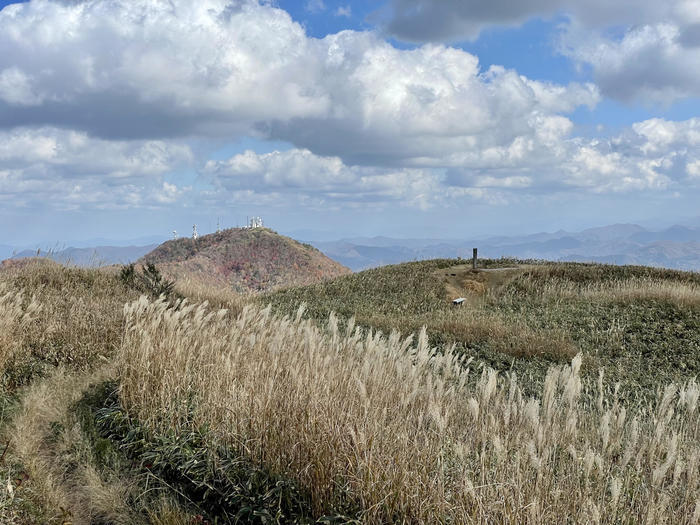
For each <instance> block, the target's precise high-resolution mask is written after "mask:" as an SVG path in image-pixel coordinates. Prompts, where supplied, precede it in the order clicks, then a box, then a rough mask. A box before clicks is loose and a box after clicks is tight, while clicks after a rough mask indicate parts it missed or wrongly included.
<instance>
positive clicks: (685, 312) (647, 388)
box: [261, 260, 700, 395]
mask: <svg viewBox="0 0 700 525" xmlns="http://www.w3.org/2000/svg"><path fill="white" fill-rule="evenodd" d="M460 262H461V261H456V260H432V261H421V262H415V263H406V264H401V265H395V266H387V267H382V268H377V269H373V270H367V271H364V272H360V273H357V274H353V275H350V276H346V277H342V278H339V279H336V280H333V281H331V282H327V283H320V284H316V285H313V286H310V287H304V288H293V289H287V290H282V291H278V292H274V293H271V294H268V295H266V296H264V297H263V298H262V299H261V300H262V301H263V302H265V303H271V304H272V305H273V306H274V307H275V308H276V309H277V310H278V311H280V312H284V313H292V312H294V311H295V310H296V308H297V307H298V305H299V304H301V303H305V304H306V308H307V311H308V312H309V315H311V316H312V317H314V318H316V319H318V320H323V319H325V318H326V317H327V315H328V313H329V312H331V311H334V312H336V313H337V314H339V315H341V316H343V317H345V318H349V317H351V316H355V318H356V321H357V322H358V323H359V324H362V325H365V326H370V327H373V328H375V329H379V330H382V331H384V332H388V331H390V330H391V329H398V330H400V331H401V332H402V333H404V334H406V333H412V332H416V331H418V330H419V329H420V328H421V326H423V325H425V326H427V328H428V333H429V335H430V339H431V343H432V344H435V345H443V344H447V343H452V342H454V343H456V344H457V345H458V346H459V347H460V348H461V349H462V350H463V351H464V352H465V353H466V354H467V355H469V356H471V357H474V358H475V360H476V361H477V363H484V364H485V365H488V366H491V367H494V368H496V369H498V370H501V371H504V370H513V371H515V372H516V373H517V374H518V375H519V376H521V377H524V378H525V379H526V382H529V383H531V384H532V391H533V392H535V391H537V390H538V386H539V384H540V383H541V381H542V379H543V378H544V373H545V372H546V369H547V367H548V366H550V365H551V364H552V363H554V362H562V361H566V360H568V359H570V357H571V356H572V354H575V353H577V352H578V351H582V352H583V353H584V373H585V374H586V375H588V376H597V374H598V371H599V370H600V369H601V368H604V370H605V374H606V376H607V377H608V378H610V379H612V380H614V381H620V382H622V383H623V387H624V388H623V390H624V391H625V392H626V393H627V395H636V394H637V393H639V392H643V393H645V394H653V392H654V389H655V387H656V386H658V385H663V384H666V383H668V382H671V381H681V380H684V379H687V378H689V377H693V376H696V375H698V374H699V373H700V291H699V290H698V288H697V287H698V286H700V275H698V274H695V273H687V272H677V271H668V270H659V269H652V268H646V267H616V266H605V265H586V264H575V263H571V264H541V265H535V266H532V267H530V269H526V270H523V271H522V272H520V273H517V274H516V275H514V276H511V277H510V278H509V279H508V280H506V282H505V283H502V284H500V285H498V286H497V287H495V288H492V289H490V290H489V292H488V293H487V294H486V295H485V296H483V297H479V298H477V299H474V300H472V301H469V304H467V305H466V306H465V307H463V308H454V307H452V305H451V304H450V302H449V301H448V300H446V295H445V290H444V282H443V278H442V277H441V276H442V275H444V273H442V272H440V269H443V270H444V269H447V268H450V267H452V266H454V265H456V264H458V263H460ZM486 264H487V265H490V266H498V265H499V264H505V265H510V264H511V262H505V263H499V262H498V261H488V262H486ZM660 287H661V288H663V289H664V290H666V292H665V293H655V292H654V290H657V289H660ZM634 290H638V293H636V294H632V293H625V292H629V291H634ZM465 294H467V295H468V291H465ZM684 294H685V295H684ZM686 296H687V297H686ZM679 297H681V299H679Z"/></svg>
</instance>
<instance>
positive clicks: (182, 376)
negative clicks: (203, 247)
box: [0, 261, 700, 524]
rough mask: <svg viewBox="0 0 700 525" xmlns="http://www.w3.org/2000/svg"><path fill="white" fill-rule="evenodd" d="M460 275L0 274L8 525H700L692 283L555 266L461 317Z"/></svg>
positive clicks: (637, 272) (689, 277) (52, 270)
mask: <svg viewBox="0 0 700 525" xmlns="http://www.w3.org/2000/svg"><path fill="white" fill-rule="evenodd" d="M454 264H456V262H455V261H432V262H425V263H412V264H409V265H400V266H397V267H388V268H385V269H379V270H372V271H368V272H362V273H360V274H355V275H352V276H347V277H342V278H340V279H337V280H335V281H331V282H329V283H325V284H323V285H314V286H311V287H305V288H295V289H289V290H283V291H279V292H275V293H273V294H268V295H266V296H239V295H236V294H234V293H232V292H228V291H225V290H216V289H207V288H206V286H203V285H202V284H201V283H196V284H193V283H177V284H176V286H175V288H174V289H175V291H176V293H174V294H173V296H172V297H165V296H161V297H157V296H155V295H154V294H149V293H148V288H147V287H144V286H141V288H140V289H135V288H134V287H130V286H129V285H127V284H126V283H125V282H124V280H123V279H121V278H120V273H119V270H118V269H99V270H97V269H92V270H81V269H68V268H63V267H60V266H58V265H55V264H45V263H40V262H34V263H28V264H27V265H25V266H23V267H18V268H11V269H3V270H2V271H0V328H1V330H0V356H1V357H2V361H1V364H2V371H3V376H2V391H1V392H0V393H1V397H2V407H3V408H2V412H1V413H0V415H1V416H2V418H1V420H0V423H1V424H2V439H3V441H2V445H3V446H2V449H3V450H5V453H4V454H3V455H2V459H0V474H1V475H2V476H3V483H2V484H1V485H0V487H1V488H0V492H1V495H0V521H2V522H7V523H159V524H191V523H205V522H206V523H215V522H217V523H229V522H230V523H236V522H238V523H370V524H373V523H426V524H428V523H513V524H516V523H518V524H519V523H532V524H536V523H630V524H631V523H654V524H655V523H668V524H696V523H700V414H699V411H700V406H699V404H700V386H699V385H698V383H697V380H696V375H697V360H698V359H700V355H698V353H697V348H698V347H697V346H696V345H697V344H698V337H700V334H698V333H697V331H696V330H695V327H696V326H697V323H698V322H700V321H699V320H700V315H699V314H700V311H699V310H698V305H700V300H699V299H700V289H699V288H698V286H699V284H698V281H699V280H700V279H698V276H697V275H696V274H684V273H681V272H665V271H656V270H654V271H652V270H650V269H630V268H623V269H616V268H613V267H604V266H587V265H554V264H544V263H542V264H536V265H529V266H527V267H523V269H522V271H519V272H517V273H516V274H513V275H512V276H510V275H509V276H508V278H507V279H506V278H503V279H502V281H499V282H498V283H496V284H494V283H491V284H489V283H486V285H488V287H487V289H486V288H484V289H485V290H486V291H485V292H484V293H483V294H481V295H479V296H478V297H470V300H469V301H468V303H469V304H468V305H467V306H465V307H464V308H462V309H454V308H452V307H451V306H450V305H449V302H448V301H446V298H445V294H444V290H443V289H442V282H441V281H440V280H439V279H437V278H436V277H434V276H435V275H438V274H437V273H435V272H441V271H443V268H449V267H451V266H450V265H454ZM474 278H476V277H474ZM474 288H475V289H477V288H476V287H474ZM144 290H146V291H145V292H144ZM334 312H335V313H334ZM640 355H642V356H648V362H650V363H652V364H653V365H654V367H655V370H657V373H655V374H650V373H649V366H650V365H648V364H645V363H647V361H646V360H645V361H641V360H640V359H641V358H640V357H639V356H640ZM645 359H647V358H646V357H645ZM616 363H622V365H616ZM681 363H682V364H683V366H681Z"/></svg>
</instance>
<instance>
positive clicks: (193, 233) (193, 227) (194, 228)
mask: <svg viewBox="0 0 700 525" xmlns="http://www.w3.org/2000/svg"><path fill="white" fill-rule="evenodd" d="M198 238H199V234H198V233H197V225H196V224H193V225H192V239H194V240H195V241H196V240H197V239H198Z"/></svg>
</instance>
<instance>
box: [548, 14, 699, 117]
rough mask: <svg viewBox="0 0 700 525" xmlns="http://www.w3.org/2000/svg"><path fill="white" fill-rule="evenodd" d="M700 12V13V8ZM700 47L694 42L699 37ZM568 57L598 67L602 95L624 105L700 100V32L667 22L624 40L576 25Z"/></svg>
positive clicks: (567, 35) (637, 29)
mask: <svg viewBox="0 0 700 525" xmlns="http://www.w3.org/2000/svg"><path fill="white" fill-rule="evenodd" d="M699 11H700V7H699ZM694 31H695V32H697V36H698V40H697V42H694V43H693V42H691V41H690V40H691V36H692V34H693V32H694ZM561 47H562V51H563V53H564V54H566V55H567V56H569V57H571V58H572V59H574V60H575V61H577V62H579V63H584V64H588V65H589V66H591V67H592V70H593V74H594V77H595V79H596V82H597V84H598V85H599V86H600V88H601V90H602V92H603V93H604V94H605V95H607V96H610V97H613V98H616V99H619V100H624V101H643V102H645V101H646V102H653V103H658V104H662V105H669V104H671V103H672V102H674V101H676V100H678V99H683V98H688V97H698V96H700V26H698V25H697V23H695V24H694V25H688V24H687V23H686V22H685V21H684V22H674V21H665V22H659V23H654V24H645V25H640V26H633V27H630V28H629V29H628V30H627V31H626V32H625V33H624V35H623V36H622V37H621V38H611V37H607V36H604V35H603V34H602V33H598V34H596V33H593V34H592V33H591V32H590V31H589V30H587V29H586V28H582V27H580V26H578V25H577V24H576V23H572V24H570V25H569V26H568V27H567V30H566V31H565V32H564V34H563V35H562V46H561Z"/></svg>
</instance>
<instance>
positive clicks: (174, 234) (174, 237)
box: [173, 230, 177, 241]
mask: <svg viewBox="0 0 700 525" xmlns="http://www.w3.org/2000/svg"><path fill="white" fill-rule="evenodd" d="M173 240H174V241H175V240H177V230H173Z"/></svg>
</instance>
